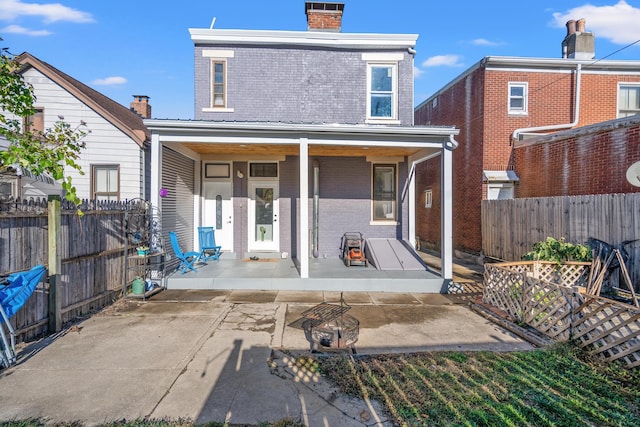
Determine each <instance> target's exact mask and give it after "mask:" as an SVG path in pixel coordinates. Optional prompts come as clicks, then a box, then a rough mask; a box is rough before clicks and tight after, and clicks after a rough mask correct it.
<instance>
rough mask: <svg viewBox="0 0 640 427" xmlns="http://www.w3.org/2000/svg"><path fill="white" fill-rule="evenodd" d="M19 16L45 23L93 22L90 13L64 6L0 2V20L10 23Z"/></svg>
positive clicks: (58, 4)
mask: <svg viewBox="0 0 640 427" xmlns="http://www.w3.org/2000/svg"><path fill="white" fill-rule="evenodd" d="M21 16H39V17H42V19H43V20H44V22H45V23H51V22H57V21H68V22H76V23H85V22H93V21H94V20H93V16H91V14H90V13H87V12H82V11H80V10H77V9H72V8H70V7H67V6H64V5H62V4H60V3H46V4H38V3H24V2H22V1H20V0H0V19H2V20H5V21H12V20H14V19H16V18H19V17H21Z"/></svg>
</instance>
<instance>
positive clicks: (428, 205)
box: [424, 190, 433, 208]
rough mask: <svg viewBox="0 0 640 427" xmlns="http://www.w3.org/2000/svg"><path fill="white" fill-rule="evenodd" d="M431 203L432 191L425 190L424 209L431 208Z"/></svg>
mask: <svg viewBox="0 0 640 427" xmlns="http://www.w3.org/2000/svg"><path fill="white" fill-rule="evenodd" d="M432 203H433V190H425V191H424V207H425V208H431V205H432Z"/></svg>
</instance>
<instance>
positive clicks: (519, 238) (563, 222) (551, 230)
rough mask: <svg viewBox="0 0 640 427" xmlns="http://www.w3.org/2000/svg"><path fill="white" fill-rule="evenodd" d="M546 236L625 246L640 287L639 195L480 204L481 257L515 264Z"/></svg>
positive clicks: (491, 201)
mask: <svg viewBox="0 0 640 427" xmlns="http://www.w3.org/2000/svg"><path fill="white" fill-rule="evenodd" d="M547 237H554V238H556V239H560V238H564V239H565V240H566V241H567V242H571V243H583V244H584V243H586V242H587V240H588V239H589V237H593V238H596V239H599V240H602V241H604V242H607V243H609V244H611V245H613V246H614V247H618V248H621V246H622V244H623V242H629V244H628V245H625V247H624V250H625V252H626V253H628V255H629V258H628V260H627V268H628V270H629V274H630V276H631V281H632V282H633V283H635V284H638V285H636V289H638V287H637V286H640V240H637V241H634V240H636V239H640V193H628V194H602V195H588V196H565V197H540V198H527V199H512V200H483V201H482V251H483V253H484V255H486V256H488V257H491V258H495V259H499V260H504V261H517V260H520V259H522V255H524V254H525V253H527V252H528V251H530V250H531V249H532V247H533V244H534V243H536V242H540V241H543V240H545V239H546V238H547ZM621 249H622V248H621Z"/></svg>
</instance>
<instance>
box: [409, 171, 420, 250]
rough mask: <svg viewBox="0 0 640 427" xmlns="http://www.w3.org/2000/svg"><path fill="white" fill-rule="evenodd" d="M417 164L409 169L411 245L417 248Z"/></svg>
mask: <svg viewBox="0 0 640 427" xmlns="http://www.w3.org/2000/svg"><path fill="white" fill-rule="evenodd" d="M415 168H416V163H415V162H413V163H411V166H410V167H409V176H408V178H407V179H409V189H408V191H409V236H408V237H409V243H411V244H412V245H413V247H414V248H415V247H416V177H417V176H418V174H417V173H416V171H415Z"/></svg>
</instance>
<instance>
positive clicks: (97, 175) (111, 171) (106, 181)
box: [91, 165, 120, 201]
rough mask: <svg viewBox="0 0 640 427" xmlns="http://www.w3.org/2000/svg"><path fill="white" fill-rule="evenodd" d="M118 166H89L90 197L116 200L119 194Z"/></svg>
mask: <svg viewBox="0 0 640 427" xmlns="http://www.w3.org/2000/svg"><path fill="white" fill-rule="evenodd" d="M119 193H120V167H119V166H118V165H92V166H91V198H92V199H94V200H108V201H117V200H119V198H120V196H119Z"/></svg>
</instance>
